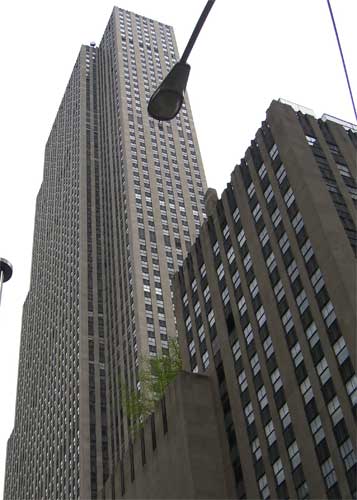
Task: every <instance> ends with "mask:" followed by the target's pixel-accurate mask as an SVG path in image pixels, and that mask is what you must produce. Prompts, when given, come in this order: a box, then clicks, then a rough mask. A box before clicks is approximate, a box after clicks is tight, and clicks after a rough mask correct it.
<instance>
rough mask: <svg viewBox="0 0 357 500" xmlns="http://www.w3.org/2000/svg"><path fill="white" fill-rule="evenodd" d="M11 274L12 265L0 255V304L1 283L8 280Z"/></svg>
mask: <svg viewBox="0 0 357 500" xmlns="http://www.w3.org/2000/svg"><path fill="white" fill-rule="evenodd" d="M11 276H12V265H11V264H10V262H9V261H7V260H6V259H3V258H1V257H0V304H1V294H2V286H3V283H6V281H9V279H10V278H11Z"/></svg>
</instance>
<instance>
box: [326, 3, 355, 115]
mask: <svg viewBox="0 0 357 500" xmlns="http://www.w3.org/2000/svg"><path fill="white" fill-rule="evenodd" d="M327 5H328V10H329V11H330V16H331V20H332V24H333V29H334V30H335V35H336V39H337V44H338V48H339V50H340V55H341V59H342V64H343V69H344V70H345V75H346V80H347V85H348V90H349V92H350V96H351V101H352V106H353V111H354V113H355V118H356V120H357V112H356V106H355V102H354V99H353V94H352V88H351V84H350V79H349V78H348V73H347V67H346V63H345V58H344V57H343V52H342V47H341V42H340V37H339V36H338V31H337V26H336V23H335V19H334V17H333V12H332V8H331V4H330V0H327Z"/></svg>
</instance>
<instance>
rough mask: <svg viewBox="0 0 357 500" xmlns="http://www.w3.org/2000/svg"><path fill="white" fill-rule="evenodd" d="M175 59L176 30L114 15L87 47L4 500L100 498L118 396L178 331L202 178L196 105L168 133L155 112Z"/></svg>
mask: <svg viewBox="0 0 357 500" xmlns="http://www.w3.org/2000/svg"><path fill="white" fill-rule="evenodd" d="M177 60H178V51H177V47H176V43H175V38H174V33H173V29H172V28H171V27H170V26H167V25H164V24H162V23H159V22H156V21H153V20H151V19H147V18H145V17H142V16H139V15H136V14H134V13H131V12H128V11H125V10H122V9H119V8H117V7H115V8H114V10H113V13H112V15H111V18H110V20H109V23H108V26H107V28H106V30H105V32H104V35H103V38H102V41H101V43H100V45H99V46H98V47H96V46H94V44H92V45H91V46H82V48H81V50H80V53H79V56H78V59H77V61H76V63H75V67H74V70H73V73H72V75H71V78H70V81H69V83H68V86H67V88H66V91H65V94H64V97H63V100H62V102H61V105H60V107H59V111H58V113H57V116H56V119H55V122H54V125H53V127H52V130H51V133H50V136H49V139H48V142H47V145H46V152H45V164H44V177H43V182H42V185H41V188H40V191H39V194H38V197H37V206H36V217H35V230H34V245H33V261H32V272H31V284H30V291H29V293H28V296H27V299H26V302H25V305H24V313H23V325H22V335H21V347H20V361H19V375H18V389H17V400H16V416H15V425H14V430H13V432H12V434H11V437H10V439H9V443H8V450H7V462H6V479H5V492H4V498H6V499H7V500H10V499H14V500H15V499H19V498H21V499H25V498H36V499H40V498H43V499H59V498H63V499H70V498H83V499H89V498H97V495H98V492H99V491H101V490H102V488H103V485H104V483H105V482H106V480H107V478H108V477H109V475H110V474H111V472H112V471H113V470H114V467H115V464H116V463H118V462H119V460H120V458H121V457H122V456H123V454H124V451H125V449H126V448H127V446H128V426H127V421H126V417H125V415H124V414H123V408H122V403H121V387H122V386H123V385H125V386H127V387H130V388H135V387H137V374H138V370H139V368H140V358H141V356H155V355H156V353H160V352H165V351H166V350H167V348H168V338H169V337H170V336H175V335H176V326H175V318H174V313H173V307H172V283H171V278H172V276H173V273H174V271H175V269H177V267H178V266H179V265H180V264H182V262H183V258H184V257H185V255H186V253H187V248H188V247H189V246H190V244H191V242H192V241H194V239H195V238H196V235H197V234H198V231H199V227H200V225H201V224H202V222H203V221H204V217H205V215H204V212H205V209H204V192H205V190H206V182H205V178H204V173H203V169H202V162H201V157H200V153H199V148H198V144H197V138H196V133H195V130H194V125H193V121H192V115H191V110H190V106H189V102H188V99H187V98H186V99H185V105H184V107H183V109H182V111H181V113H180V115H179V116H178V117H177V118H176V119H175V120H173V121H172V122H171V123H170V124H165V125H163V126H162V127H159V125H158V124H157V123H155V122H154V121H153V120H152V119H150V118H149V117H148V114H147V110H146V108H147V102H148V100H149V97H150V96H151V94H152V93H153V91H154V90H155V89H156V87H157V86H158V85H159V83H160V82H161V80H162V78H163V77H164V76H165V75H166V73H167V72H168V71H169V69H170V68H171V67H172V65H173V64H174V62H176V61H177ZM137 388H138V389H139V390H140V387H137Z"/></svg>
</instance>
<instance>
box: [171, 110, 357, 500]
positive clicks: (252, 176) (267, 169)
mask: <svg viewBox="0 0 357 500" xmlns="http://www.w3.org/2000/svg"><path fill="white" fill-rule="evenodd" d="M294 108H295V109H294ZM356 155H357V127H356V126H353V125H351V124H349V123H346V122H343V121H342V120H338V119H336V118H333V117H329V116H327V115H324V116H322V118H320V119H316V118H315V117H314V115H313V112H312V111H310V110H306V109H302V108H301V107H297V106H294V107H292V106H290V105H288V104H286V103H283V102H277V101H273V102H272V104H271V106H270V107H269V109H268V111H267V118H266V120H265V121H264V122H263V124H262V126H261V128H260V129H259V130H258V132H257V134H256V136H255V139H254V140H253V141H252V142H251V145H250V147H249V148H248V149H247V151H246V154H245V156H244V158H243V159H242V160H241V162H240V164H239V165H237V166H236V168H235V169H234V171H233V173H232V176H231V181H230V182H229V184H228V185H227V188H226V189H225V191H224V192H223V194H222V197H221V198H220V199H218V198H217V194H216V192H215V191H214V190H208V192H207V201H206V211H207V216H208V219H207V222H206V223H205V224H204V225H203V226H202V228H201V232H200V236H199V238H198V239H197V240H196V242H195V244H194V246H193V247H192V249H191V251H190V253H189V255H188V257H187V259H185V262H184V265H183V267H182V268H181V269H180V271H179V274H178V278H177V281H176V285H177V287H176V300H175V303H176V314H177V325H178V331H179V339H180V342H181V346H182V351H183V355H184V367H185V368H187V369H189V370H192V371H193V372H199V373H203V372H204V373H207V374H208V376H209V377H210V378H211V380H212V381H213V382H214V385H215V387H216V394H217V400H218V401H220V406H221V415H220V419H221V435H222V441H224V440H225V442H226V451H225V452H224V450H223V454H222V461H223V463H224V466H225V470H227V473H228V471H229V468H228V465H227V464H229V463H230V470H233V471H234V474H235V483H236V495H237V498H262V499H267V498H314V499H317V498H319V499H321V498H331V499H337V498H356V495H357V492H356V452H355V446H356V424H355V417H356V405H357V377H356V374H355V370H356V309H355V308H356V288H355V287H356V267H355V263H356V261H355V253H356V246H357V233H356V226H355V224H354V220H355V210H356V205H357V184H356V180H355V179H356Z"/></svg>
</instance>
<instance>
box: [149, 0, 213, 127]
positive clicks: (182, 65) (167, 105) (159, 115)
mask: <svg viewBox="0 0 357 500" xmlns="http://www.w3.org/2000/svg"><path fill="white" fill-rule="evenodd" d="M214 2H215V0H208V2H207V3H206V6H205V8H204V9H203V11H202V14H201V16H200V18H199V20H198V21H197V24H196V26H195V29H194V30H193V32H192V35H191V37H190V39H189V41H188V44H187V46H186V48H185V50H184V52H183V54H182V57H181V59H180V60H179V62H178V63H176V64H175V66H174V67H173V68H172V69H171V70H170V72H169V74H168V75H167V76H166V78H164V80H163V81H162V82H161V84H160V85H159V87H158V88H157V89H156V90H155V92H154V93H153V95H152V96H151V98H150V101H149V104H148V113H149V115H150V116H151V117H152V118H154V119H155V120H159V121H169V120H172V119H173V118H175V116H176V115H177V114H178V112H179V111H180V109H181V106H182V103H183V95H184V92H185V89H186V85H187V80H188V76H189V74H190V69H191V68H190V65H189V64H187V59H188V56H189V55H190V53H191V50H192V48H193V46H194V44H195V42H196V40H197V37H198V35H199V33H200V31H201V28H202V26H203V25H204V22H205V21H206V18H207V16H208V14H209V12H210V10H211V9H212V7H213V4H214Z"/></svg>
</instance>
